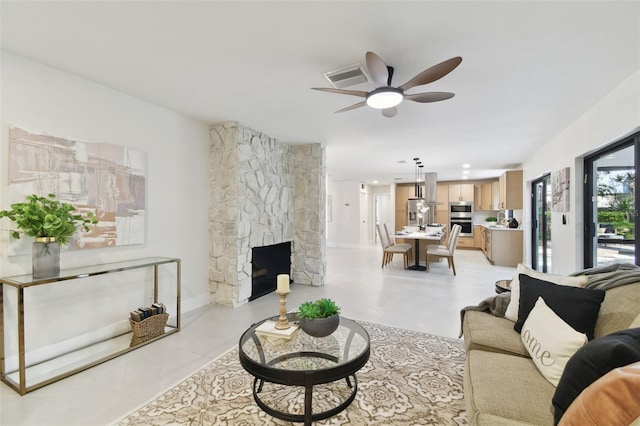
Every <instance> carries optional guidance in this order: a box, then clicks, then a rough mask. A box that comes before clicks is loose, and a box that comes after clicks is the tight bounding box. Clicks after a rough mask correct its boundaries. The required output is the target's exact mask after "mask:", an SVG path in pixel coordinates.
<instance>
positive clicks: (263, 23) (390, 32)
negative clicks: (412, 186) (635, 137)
mask: <svg viewBox="0 0 640 426" xmlns="http://www.w3.org/2000/svg"><path fill="white" fill-rule="evenodd" d="M1 13H2V16H1V19H2V21H1V24H2V30H1V36H2V48H3V49H6V50H8V51H11V52H14V53H17V54H20V55H23V56H26V57H29V58H32V59H35V60H37V61H40V62H43V63H45V64H49V65H51V66H53V67H56V68H59V69H62V70H65V71H68V72H70V73H73V74H76V75H78V76H81V77H84V78H87V79H89V80H92V81H95V82H98V83H100V84H103V85H105V86H108V87H111V88H114V89H117V90H119V91H122V92H125V93H128V94H131V95H133V96H135V97H138V98H141V99H144V100H147V101H149V102H152V103H154V104H158V105H162V106H164V107H166V108H169V109H171V110H174V111H178V112H180V113H183V114H186V115H189V116H192V117H195V118H197V119H199V120H202V121H204V122H207V123H214V122H220V121H227V120H233V121H238V122H240V123H241V124H243V125H245V126H248V127H251V128H254V129H256V130H259V131H262V132H265V133H267V134H269V135H270V136H272V137H275V138H277V139H278V140H280V141H282V142H288V143H308V142H321V143H324V144H325V145H326V146H327V166H328V174H329V179H330V180H343V179H348V180H356V181H362V182H367V183H372V182H373V181H374V180H377V181H378V182H379V183H390V182H393V181H394V178H398V177H401V178H403V181H411V180H412V179H413V178H414V165H413V161H412V158H413V157H420V158H421V159H422V161H423V163H424V164H425V165H426V167H425V171H427V172H437V173H438V180H459V179H461V177H462V168H461V165H462V164H463V163H469V164H471V169H470V173H469V177H470V179H483V178H488V177H495V176H498V175H499V174H500V173H501V172H502V171H504V170H505V169H508V168H512V167H515V166H517V165H518V164H519V163H522V162H523V161H524V160H525V159H526V158H527V156H528V155H529V154H530V153H532V152H534V151H535V149H536V147H537V146H539V145H540V144H544V143H546V142H547V141H549V140H550V138H552V137H553V136H554V135H556V134H558V133H559V132H560V131H561V130H562V129H564V128H565V127H566V126H567V125H569V124H570V123H571V122H573V121H574V120H575V119H577V118H578V117H579V116H580V115H581V114H583V113H584V112H585V111H586V110H588V109H589V108H590V107H591V106H593V105H594V104H595V103H596V102H597V101H598V100H599V99H601V98H602V97H603V96H604V95H606V94H607V93H608V92H609V91H610V90H612V89H613V88H614V87H615V86H617V85H618V84H619V83H621V82H622V80H624V79H625V78H627V77H629V76H630V75H631V74H632V73H633V72H634V71H635V70H637V69H638V68H639V67H640V25H639V22H640V2H638V1H622V2H617V1H589V2H588V1H542V2H532V1H493V2H489V1H468V2H462V1H424V2H409V1H388V2H367V1H351V2H337V1H322V2H311V1H297V2H292V1H288V2H269V1H259V2H237V1H236V2H220V1H198V2H188V1H143V2H133V1H119V2H116V1H107V2H100V1H72V2H60V1H44V2H35V1H15V2H13V1H5V0H2V3H1ZM368 50H370V51H373V52H375V53H376V54H378V55H379V56H380V57H381V58H382V59H383V60H384V61H385V62H386V63H387V65H391V66H393V67H395V76H394V84H395V85H399V84H402V83H404V82H406V81H407V80H409V79H410V78H411V77H413V76H414V75H415V74H417V73H419V72H420V71H422V70H424V69H426V68H428V67H430V66H432V65H435V64H436V63H439V62H441V61H443V60H446V59H449V58H451V57H454V56H461V57H462V58H463V62H462V64H461V65H460V66H459V67H458V68H457V69H455V70H454V71H453V72H452V73H450V74H449V75H447V76H445V77H444V78H442V79H441V80H439V81H437V82H434V83H432V84H429V85H426V86H422V87H419V88H416V89H412V90H411V92H412V93H417V92H423V91H425V92H426V91H447V92H449V91H450V92H455V93H456V96H455V97H454V98H453V99H450V100H447V101H443V102H437V103H431V104H419V103H415V102H410V101H404V102H403V103H402V104H400V105H399V107H398V115H397V116H396V117H395V118H392V119H388V118H385V117H383V116H382V115H381V113H380V111H377V110H373V109H371V108H369V107H363V108H359V109H355V110H352V111H349V112H345V113H342V114H334V111H336V110H338V109H341V108H344V107H346V106H349V105H352V104H354V103H356V102H359V101H361V100H362V99H361V98H356V97H352V96H346V95H340V94H333V93H323V92H317V91H313V90H311V89H310V88H311V87H318V86H320V87H330V86H329V84H328V82H327V81H326V79H325V78H324V76H323V74H322V73H323V72H325V71H329V70H333V69H336V68H339V67H342V66H346V65H351V64H354V63H360V64H362V65H364V56H365V52H366V51H368ZM354 89H359V90H371V89H373V86H372V85H371V86H364V85H361V86H357V87H354ZM603 142H606V141H603ZM402 160H404V161H406V163H404V164H402V163H399V161H402Z"/></svg>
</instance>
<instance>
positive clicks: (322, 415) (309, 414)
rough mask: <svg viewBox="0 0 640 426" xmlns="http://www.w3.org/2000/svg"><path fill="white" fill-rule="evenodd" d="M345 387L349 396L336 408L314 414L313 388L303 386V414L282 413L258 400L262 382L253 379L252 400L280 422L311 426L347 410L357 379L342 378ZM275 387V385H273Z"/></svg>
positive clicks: (356, 390)
mask: <svg viewBox="0 0 640 426" xmlns="http://www.w3.org/2000/svg"><path fill="white" fill-rule="evenodd" d="M344 379H345V381H346V383H347V386H348V387H349V388H351V393H350V394H349V396H348V397H347V398H346V399H345V400H344V401H342V402H341V403H340V404H338V405H337V406H336V407H333V408H330V409H328V410H325V411H322V412H319V413H314V412H313V410H312V407H313V386H305V387H304V414H293V413H287V412H284V411H280V410H277V409H275V408H273V407H271V406H270V405H268V404H267V403H266V402H264V401H263V399H262V398H260V393H261V392H262V390H263V385H264V381H263V380H262V379H258V378H256V379H254V381H253V399H254V400H255V401H256V404H258V406H259V407H260V408H261V409H262V410H263V411H264V412H265V413H267V414H269V415H271V416H273V417H275V418H278V419H280V420H285V421H288V422H296V423H303V422H304V424H305V426H311V423H312V422H317V421H319V420H324V419H328V418H329V417H332V416H335V415H336V414H338V413H339V412H341V411H342V410H344V409H345V408H347V407H348V406H349V405H350V404H351V403H352V402H353V400H354V399H355V397H356V393H357V392H358V379H357V378H356V375H355V374H350V375H348V376H347V377H345V378H344ZM273 385H276V384H273ZM276 386H289V385H276Z"/></svg>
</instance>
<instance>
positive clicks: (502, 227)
mask: <svg viewBox="0 0 640 426" xmlns="http://www.w3.org/2000/svg"><path fill="white" fill-rule="evenodd" d="M474 225H479V226H483V227H485V228H487V229H490V230H492V231H522V228H520V227H518V228H509V226H507V225H487V223H475V224H474Z"/></svg>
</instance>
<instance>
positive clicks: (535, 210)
mask: <svg viewBox="0 0 640 426" xmlns="http://www.w3.org/2000/svg"><path fill="white" fill-rule="evenodd" d="M531 200H532V209H531V213H532V218H531V223H532V238H531V242H532V250H531V253H532V262H531V264H532V265H531V266H533V269H535V270H536V271H540V272H548V271H549V270H550V269H551V175H545V176H543V177H541V178H540V179H536V180H534V181H533V182H532V185H531Z"/></svg>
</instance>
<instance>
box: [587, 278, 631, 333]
mask: <svg viewBox="0 0 640 426" xmlns="http://www.w3.org/2000/svg"><path fill="white" fill-rule="evenodd" d="M638 315H640V282H638V283H633V284H627V285H623V286H620V287H615V288H611V289H609V290H606V294H605V297H604V301H603V302H602V305H601V306H600V313H599V314H598V321H597V322H596V329H595V333H594V334H595V337H602V336H606V335H608V334H611V333H615V332H616V331H620V330H625V329H627V328H632V327H631V323H632V322H634V320H635V318H636V317H637V316H638ZM635 327H640V324H638V325H636V326H635Z"/></svg>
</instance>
